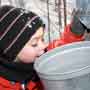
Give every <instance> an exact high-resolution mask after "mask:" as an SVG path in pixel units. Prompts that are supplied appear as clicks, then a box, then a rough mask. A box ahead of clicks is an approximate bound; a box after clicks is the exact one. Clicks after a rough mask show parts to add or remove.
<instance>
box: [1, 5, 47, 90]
mask: <svg viewBox="0 0 90 90" xmlns="http://www.w3.org/2000/svg"><path fill="white" fill-rule="evenodd" d="M44 27H45V25H44V24H43V22H42V20H41V19H40V17H39V16H37V15H36V14H34V13H33V12H29V11H27V10H25V9H21V8H15V7H13V6H1V7H0V90H42V89H43V88H42V86H41V83H40V82H39V78H38V76H37V74H36V72H35V70H34V68H33V63H34V60H36V58H38V57H39V56H40V55H42V54H43V53H44V49H45V48H46V47H47V44H46V43H44V41H43V35H44V31H43V30H44Z"/></svg>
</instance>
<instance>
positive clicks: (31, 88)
mask: <svg viewBox="0 0 90 90" xmlns="http://www.w3.org/2000/svg"><path fill="white" fill-rule="evenodd" d="M0 90H23V89H22V86H21V84H20V83H19V82H17V83H12V82H10V81H8V80H6V79H4V78H2V77H0ZM25 90H43V87H42V85H41V83H40V82H32V81H30V82H29V83H28V84H27V85H26V89H25Z"/></svg>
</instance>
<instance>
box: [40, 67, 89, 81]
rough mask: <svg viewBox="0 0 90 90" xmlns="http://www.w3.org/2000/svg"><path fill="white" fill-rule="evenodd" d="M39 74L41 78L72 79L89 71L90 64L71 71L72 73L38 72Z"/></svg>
mask: <svg viewBox="0 0 90 90" xmlns="http://www.w3.org/2000/svg"><path fill="white" fill-rule="evenodd" d="M38 73H39V76H40V77H41V78H43V79H48V80H65V79H72V78H75V77H78V76H81V75H86V74H89V73H90V66H87V67H84V68H83V69H81V70H77V72H72V73H68V74H65V73H55V74H45V73H41V72H38Z"/></svg>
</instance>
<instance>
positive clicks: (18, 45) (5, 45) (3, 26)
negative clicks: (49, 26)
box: [0, 6, 44, 60]
mask: <svg viewBox="0 0 90 90" xmlns="http://www.w3.org/2000/svg"><path fill="white" fill-rule="evenodd" d="M41 26H42V27H43V26H44V24H43V22H42V20H41V19H40V17H39V16H37V15H36V14H34V13H33V12H30V11H27V10H25V9H21V8H16V7H13V6H2V7H0V55H1V56H4V57H5V58H7V59H9V60H14V59H15V57H16V56H17V54H18V53H19V51H20V50H21V49H22V48H23V46H24V45H25V43H26V42H27V41H28V40H29V39H30V37H31V36H32V35H33V34H34V33H35V32H36V30H37V29H38V28H39V27H41Z"/></svg>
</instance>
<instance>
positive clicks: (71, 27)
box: [47, 12, 90, 50]
mask: <svg viewBox="0 0 90 90" xmlns="http://www.w3.org/2000/svg"><path fill="white" fill-rule="evenodd" d="M89 17H90V16H89ZM89 23H90V21H89ZM84 40H90V29H89V28H88V27H87V26H86V25H85V24H84V23H82V22H81V21H80V18H79V17H78V14H77V12H75V14H74V15H73V18H72V21H71V24H68V25H67V26H66V27H65V29H64V32H63V33H62V34H61V37H60V38H59V39H57V40H54V41H53V42H51V43H50V44H49V46H48V48H47V50H51V49H53V48H55V47H58V46H61V45H64V44H68V43H72V42H79V41H84Z"/></svg>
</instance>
